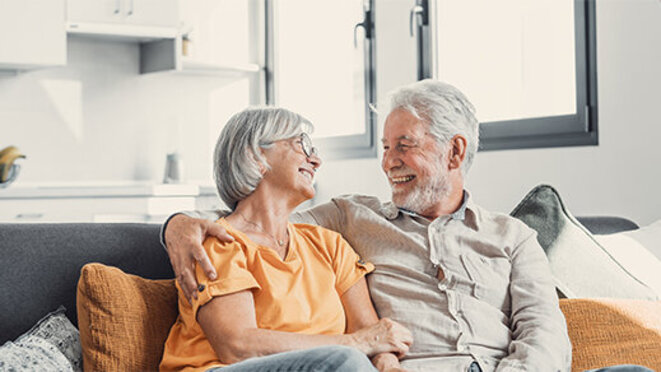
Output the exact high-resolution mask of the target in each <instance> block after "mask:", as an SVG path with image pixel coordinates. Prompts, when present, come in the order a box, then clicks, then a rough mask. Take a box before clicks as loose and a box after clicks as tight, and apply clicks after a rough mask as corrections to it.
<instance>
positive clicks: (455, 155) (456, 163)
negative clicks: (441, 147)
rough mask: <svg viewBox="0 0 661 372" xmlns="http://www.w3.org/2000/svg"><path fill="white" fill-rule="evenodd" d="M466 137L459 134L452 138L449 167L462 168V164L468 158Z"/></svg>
mask: <svg viewBox="0 0 661 372" xmlns="http://www.w3.org/2000/svg"><path fill="white" fill-rule="evenodd" d="M466 145H467V141H466V137H464V136H462V135H461V134H457V135H455V136H454V137H452V139H451V140H450V154H449V155H450V157H449V161H448V167H449V168H450V169H451V170H452V169H459V168H461V164H462V163H463V162H464V159H465V158H466Z"/></svg>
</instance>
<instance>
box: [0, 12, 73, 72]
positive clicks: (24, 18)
mask: <svg viewBox="0 0 661 372" xmlns="http://www.w3.org/2000/svg"><path fill="white" fill-rule="evenodd" d="M64 15H65V2H64V0H0V46H1V47H0V70H5V71H6V70H29V69H35V68H42V67H50V66H63V65H65V64H66V63H67V35H66V30H65V20H64Z"/></svg>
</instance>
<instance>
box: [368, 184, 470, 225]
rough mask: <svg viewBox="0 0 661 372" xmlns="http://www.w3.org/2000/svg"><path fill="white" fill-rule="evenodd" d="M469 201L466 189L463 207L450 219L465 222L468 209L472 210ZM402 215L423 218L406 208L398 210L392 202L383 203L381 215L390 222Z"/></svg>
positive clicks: (462, 202)
mask: <svg viewBox="0 0 661 372" xmlns="http://www.w3.org/2000/svg"><path fill="white" fill-rule="evenodd" d="M469 200H470V193H469V192H468V190H465V189H464V196H463V200H462V201H461V206H459V208H458V209H457V210H456V211H455V212H454V213H452V214H451V215H450V219H453V220H460V221H463V220H464V219H465V218H466V209H470V208H471V206H470V205H469V204H470V203H469ZM400 213H402V214H407V215H409V216H412V217H422V216H420V215H419V214H417V213H415V212H412V211H409V210H407V209H404V208H398V207H397V206H396V205H395V203H393V202H392V201H389V202H386V203H383V206H382V207H381V214H383V215H384V216H385V217H386V218H387V219H389V220H394V219H395V218H397V216H398V215H399V214H400Z"/></svg>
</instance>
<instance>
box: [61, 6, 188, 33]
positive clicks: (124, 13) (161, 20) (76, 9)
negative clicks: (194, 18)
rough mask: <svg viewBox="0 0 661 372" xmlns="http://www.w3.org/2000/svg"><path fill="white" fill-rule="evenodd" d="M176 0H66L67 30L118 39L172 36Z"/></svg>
mask: <svg viewBox="0 0 661 372" xmlns="http://www.w3.org/2000/svg"><path fill="white" fill-rule="evenodd" d="M178 9H179V2H178V0H68V1H67V12H66V14H67V31H68V32H69V33H73V34H87V35H100V36H108V37H112V36H115V37H119V38H139V39H143V40H144V39H149V38H174V37H175V36H176V35H177V31H178V28H177V27H178V23H179V11H178Z"/></svg>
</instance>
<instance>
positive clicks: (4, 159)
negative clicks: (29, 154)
mask: <svg viewBox="0 0 661 372" xmlns="http://www.w3.org/2000/svg"><path fill="white" fill-rule="evenodd" d="M19 158H25V155H23V154H21V152H20V151H19V150H18V148H17V147H16V146H9V147H7V148H5V149H3V150H1V151H0V182H7V181H8V179H9V171H10V170H11V168H12V165H14V162H15V161H16V159H19Z"/></svg>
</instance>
